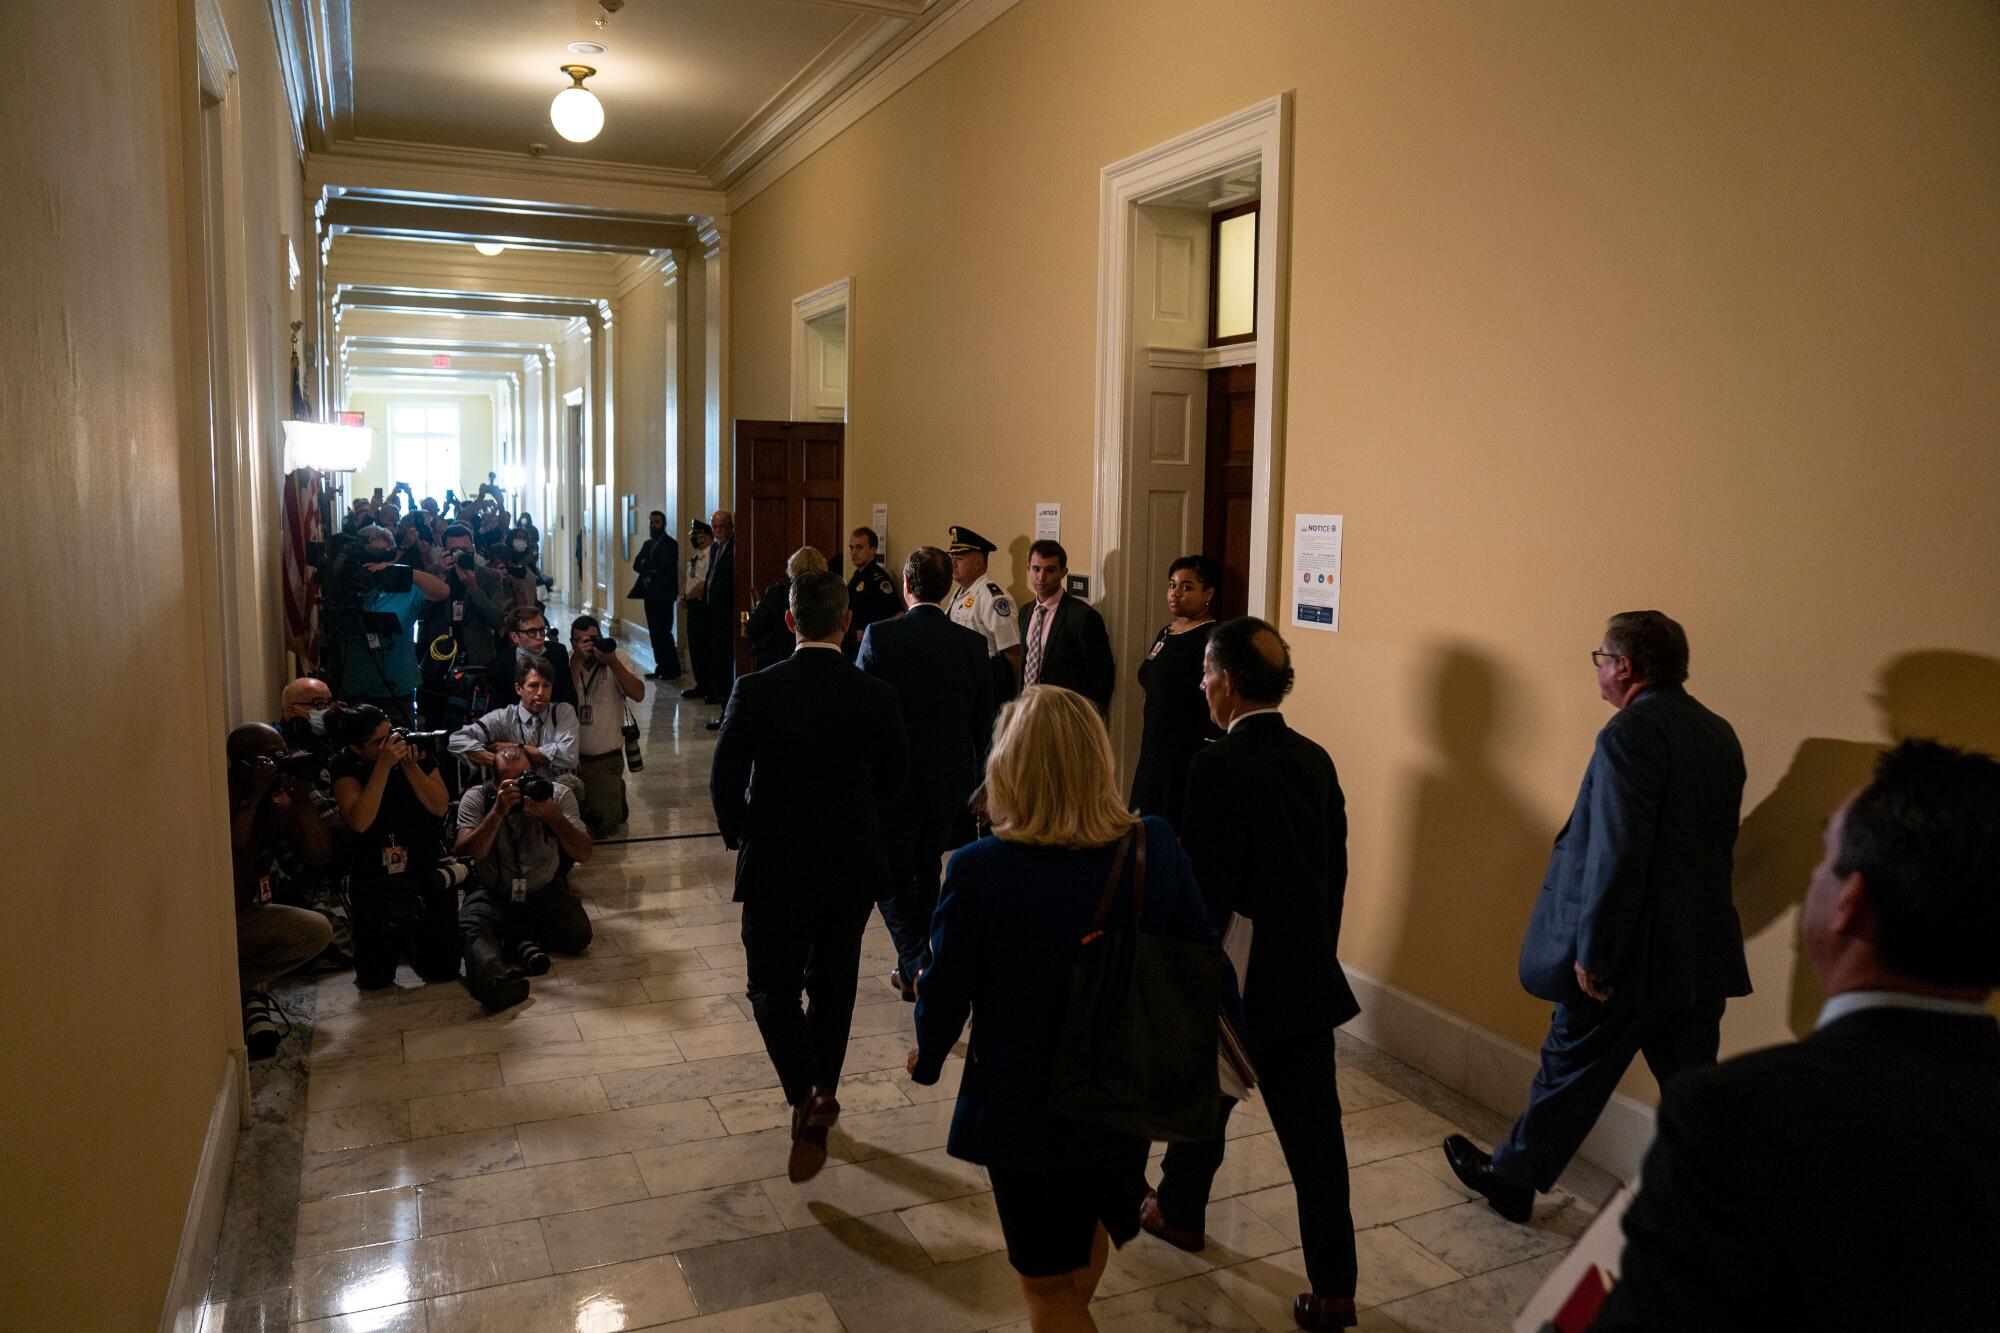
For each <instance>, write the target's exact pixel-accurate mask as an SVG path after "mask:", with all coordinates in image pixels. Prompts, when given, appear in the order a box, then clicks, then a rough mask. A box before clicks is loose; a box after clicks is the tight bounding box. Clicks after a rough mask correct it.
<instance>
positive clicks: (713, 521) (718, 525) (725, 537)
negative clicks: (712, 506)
mask: <svg viewBox="0 0 2000 1333" xmlns="http://www.w3.org/2000/svg"><path fill="white" fill-rule="evenodd" d="M708 525H709V526H710V527H711V528H713V529H715V539H716V540H717V541H719V542H726V541H732V540H734V539H735V537H736V515H734V514H732V513H730V512H729V511H728V510H727V509H718V510H716V511H715V513H714V514H712V515H710V517H709V520H708Z"/></svg>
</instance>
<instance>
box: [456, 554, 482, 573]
mask: <svg viewBox="0 0 2000 1333" xmlns="http://www.w3.org/2000/svg"><path fill="white" fill-rule="evenodd" d="M457 564H458V567H459V568H460V569H462V570H464V571H466V572H467V573H468V574H469V573H471V572H472V571H473V570H475V569H477V568H479V561H478V560H477V559H476V558H475V557H474V556H473V554H472V552H470V551H460V552H458V559H457Z"/></svg>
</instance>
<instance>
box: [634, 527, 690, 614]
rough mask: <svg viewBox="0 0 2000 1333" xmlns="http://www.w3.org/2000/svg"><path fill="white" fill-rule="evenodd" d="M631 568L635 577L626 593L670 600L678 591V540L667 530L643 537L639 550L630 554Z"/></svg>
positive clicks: (657, 600)
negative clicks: (643, 543) (636, 577)
mask: <svg viewBox="0 0 2000 1333" xmlns="http://www.w3.org/2000/svg"><path fill="white" fill-rule="evenodd" d="M632 572H633V573H634V574H637V575H638V576H639V577H638V580H637V581H636V582H634V583H633V585H632V591H630V592H628V593H626V594H625V595H626V596H627V597H637V598H638V599H640V600H641V601H650V602H661V601H666V602H671V601H672V600H674V599H675V598H676V597H679V596H680V595H681V544H680V543H679V542H677V541H675V540H674V535H673V534H672V533H671V532H663V533H661V534H660V535H659V536H657V537H648V538H646V544H645V545H644V546H641V547H640V548H639V554H638V555H636V556H634V557H632Z"/></svg>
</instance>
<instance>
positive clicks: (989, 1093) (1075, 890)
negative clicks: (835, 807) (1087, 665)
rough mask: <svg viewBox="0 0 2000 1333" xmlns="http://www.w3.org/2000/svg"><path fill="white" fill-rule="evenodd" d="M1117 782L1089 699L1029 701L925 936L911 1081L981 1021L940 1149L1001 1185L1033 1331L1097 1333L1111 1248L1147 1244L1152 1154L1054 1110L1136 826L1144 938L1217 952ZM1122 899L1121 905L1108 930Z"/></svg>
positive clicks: (1043, 691) (1189, 890) (1010, 718)
mask: <svg viewBox="0 0 2000 1333" xmlns="http://www.w3.org/2000/svg"><path fill="white" fill-rule="evenodd" d="M1114 783H1115V778H1114V775H1113V767H1112V760H1111V738H1110V737H1109V736H1108V735H1107V734H1106V732H1105V730H1104V723H1103V721H1102V720H1101V719H1100V718H1099V717H1098V715H1097V709H1096V708H1095V707H1094V706H1093V705H1092V704H1091V703H1090V701H1089V700H1087V699H1085V698H1084V697H1083V696H1082V695H1080V694H1076V693H1073V692H1072V691H1070V690H1065V689H1061V688H1059V687H1056V686H1052V685H1037V686H1033V687H1031V688H1029V689H1028V690H1026V691H1025V692H1023V693H1022V694H1021V696H1020V697H1019V698H1017V699H1015V700H1013V701H1012V702H1010V703H1009V704H1008V705H1007V706H1006V708H1005V709H1004V710H1003V711H1002V712H1001V714H1000V721H999V723H998V725H997V726H996V727H995V729H994V740H993V748H992V751H991V753H990V755H989V756H988V759H987V763H986V803H987V810H988V813H989V815H990V816H991V819H992V822H993V836H991V837H987V838H981V839H980V840H979V841H978V842H975V843H973V844H972V845H971V846H969V847H966V848H964V849H962V850H961V851H960V852H959V853H958V854H957V855H956V856H954V857H952V859H951V864H950V866H949V867H948V868H947V870H946V872H945V881H944V889H943V891H942V893H941V894H940V896H939V898H938V905H937V912H936V915H935V916H934V917H933V918H932V923H931V929H932V939H931V951H932V954H933V955H934V958H933V961H932V963H931V966H930V968H929V969H928V970H927V971H925V972H924V974H923V976H922V978H921V979H920V981H919V983H918V986H917V1016H916V1022H917V1046H916V1049H914V1050H912V1051H911V1052H910V1075H911V1077H912V1078H914V1079H915V1080H916V1081H917V1082H919V1083H935V1082H937V1080H938V1076H939V1074H940V1072H941V1071H942V1070H943V1067H944V1060H945V1057H946V1056H947V1055H948V1054H950V1053H951V1049H952V1046H953V1044H954V1043H956V1042H957V1041H958V1038H959V1034H960V1032H961V1031H963V1029H964V1027H965V1023H966V1019H967V1018H968V1016H969V1017H971V1019H972V1042H971V1053H970V1055H969V1056H968V1057H967V1060H966V1065H965V1080H964V1083H963V1084H962V1085H961V1086H960V1088H959V1093H958V1109H957V1111H956V1113H955V1114H954V1115H953V1116H952V1122H951V1137H950V1141H949V1142H948V1144H947V1145H946V1147H947V1151H949V1152H950V1153H951V1155H952V1156H954V1157H959V1158H963V1159H964V1160H966V1161H968V1162H976V1163H978V1164H979V1165H981V1166H983V1167H985V1168H986V1169H987V1173H988V1174H989V1175H990V1176H991V1177H992V1179H993V1199H994V1203H995V1205H996V1206H997V1208H998V1211H999V1214H1000V1229H1001V1231H1002V1233H1003V1234H1004V1235H1005V1236H1006V1239H1007V1258H1008V1260H1009V1261H1010V1262H1012V1264H1013V1265H1014V1269H1015V1271H1016V1272H1018V1273H1019V1274H1020V1277H1021V1289H1022V1292H1023V1294H1024V1295H1025V1296H1026V1298H1027V1302H1028V1313H1029V1322H1030V1325H1031V1326H1032V1327H1033V1328H1034V1329H1035V1330H1036V1331H1037V1333H1047V1331H1049V1330H1067V1329H1090V1328H1095V1327H1096V1324H1095V1323H1093V1322H1092V1320H1091V1318H1090V1311H1089V1304H1090V1298H1091V1295H1092V1294H1093V1293H1094V1292H1095V1291H1096V1290H1097V1281H1098V1278H1099V1277H1101V1276H1102V1275H1103V1272H1104V1264H1105V1261H1106V1260H1107V1259H1108V1258H1110V1254H1111V1251H1110V1246H1111V1244H1112V1243H1116V1244H1118V1245H1123V1244H1124V1243H1125V1242H1126V1241H1128V1240H1130V1239H1132V1237H1133V1236H1134V1235H1136V1234H1137V1233H1138V1230H1139V1205H1140V1203H1141V1201H1142V1200H1144V1198H1145V1197H1146V1154H1147V1148H1148V1144H1147V1143H1146V1141H1145V1140H1144V1139H1135V1138H1126V1137H1124V1136H1122V1135H1119V1134H1114V1133H1111V1132H1109V1131H1105V1130H1100V1129H1096V1128H1093V1127H1090V1126H1087V1125H1082V1124H1078V1123H1075V1122H1072V1121H1063V1120H1058V1119H1057V1118H1056V1117H1055V1116H1053V1115H1051V1114H1050V1113H1049V1111H1048V1099H1049V1081H1050V1076H1051V1067H1052V1065H1053V1062H1054V1058H1055V1048H1056V1039H1057V1031H1058V1028H1059V1025H1060V1023H1061V1020H1062V1009H1063V1002H1064V998H1065V995H1066V992H1067V989H1068V985H1069V977H1070V972H1071V970H1072V968H1073V967H1074V966H1075V963H1076V958H1077V953H1078V950H1079V948H1080V947H1081V942H1082V938H1083V935H1084V934H1085V932H1087V931H1088V930H1089V929H1090V924H1091V917H1092V914H1093V913H1094V912H1095V911H1096V908H1097V902H1098V899H1099V897H1100V896H1101V895H1102V894H1103V892H1104V885H1105V881H1106V879H1107V878H1108V877H1109V875H1110V873H1111V862H1112V857H1113V854H1114V852H1115V850H1116V849H1117V846H1118V844H1119V842H1120V841H1121V840H1122V839H1123V838H1124V837H1125V835H1126V834H1127V833H1128V832H1131V831H1132V829H1133V828H1134V826H1135V825H1137V826H1138V828H1139V836H1141V837H1143V838H1145V839H1146V892H1145V908H1144V913H1145V915H1144V920H1143V922H1142V923H1141V925H1142V928H1143V929H1144V930H1145V931H1147V932H1148V933H1152V934H1160V935H1172V936H1179V937H1182V938H1186V939H1195V940H1211V941H1212V940H1214V939H1215V930H1214V927H1213V926H1212V925H1210V923H1209V919H1208V911H1207V909H1206V908H1205V907H1204V906H1203V904H1202V899H1201V895H1200V893H1199V892H1197V891H1196V889H1195V883H1194V872H1193V870H1192V868H1191V867H1190V866H1189V864H1188V859H1187V856H1186V854H1185V853H1183V852H1182V851H1181V849H1180V844H1179V843H1178V842H1176V841H1175V838H1174V831H1173V829H1172V827H1171V826H1170V825H1169V824H1168V823H1167V822H1166V821H1165V820H1164V819H1159V818H1147V819H1145V820H1143V821H1142V820H1140V818H1139V817H1138V816H1136V815H1134V814H1132V813H1130V812H1129V811H1127V810H1126V809H1125V803H1124V801H1123V800H1122V799H1121V798H1120V796H1119V792H1118V789H1117V787H1116V786H1115V785H1114ZM1129 860H1130V858H1129V857H1128V862H1129ZM1128 874H1129V872H1128ZM1130 901H1131V896H1130V891H1129V889H1127V890H1125V891H1122V892H1121V893H1120V895H1119V900H1118V902H1119V907H1118V908H1114V915H1113V919H1114V920H1116V919H1118V914H1119V912H1120V911H1121V910H1129V909H1124V906H1123V905H1124V904H1126V903H1129V902H1130Z"/></svg>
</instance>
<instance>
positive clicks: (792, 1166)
mask: <svg viewBox="0 0 2000 1333" xmlns="http://www.w3.org/2000/svg"><path fill="white" fill-rule="evenodd" d="M838 1119H840V1103H839V1102H837V1101H835V1100H834V1097H833V1094H832V1093H830V1092H823V1091H821V1090H820V1089H818V1088H814V1089H813V1090H812V1092H811V1093H810V1094H808V1096H807V1097H806V1099H805V1101H803V1102H801V1103H800V1104H799V1105H797V1106H794V1107H793V1108H792V1154H791V1157H790V1159H789V1160H788V1161H787V1162H786V1163H785V1175H786V1176H787V1177H788V1178H789V1179H790V1180H791V1182H792V1183H793V1184H795V1185H796V1184H799V1183H801V1182H803V1181H807V1180H811V1179H812V1178H813V1177H814V1176H816V1175H818V1174H819V1169H820V1168H821V1167H823V1166H825V1165H826V1132H827V1130H829V1129H831V1128H832V1127H833V1122H834V1121H836V1120H838Z"/></svg>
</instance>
